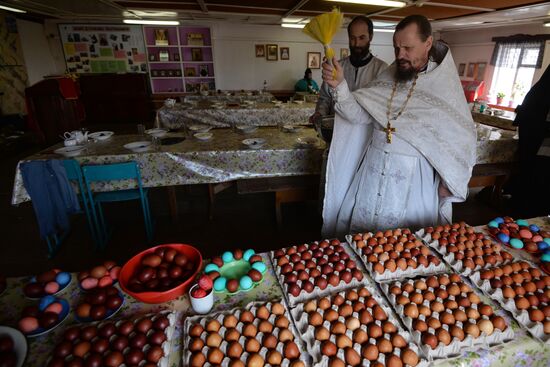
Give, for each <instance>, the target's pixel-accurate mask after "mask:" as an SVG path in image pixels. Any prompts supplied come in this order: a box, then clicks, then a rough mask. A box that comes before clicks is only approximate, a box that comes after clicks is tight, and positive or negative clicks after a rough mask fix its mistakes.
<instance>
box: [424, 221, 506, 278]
mask: <svg viewBox="0 0 550 367" xmlns="http://www.w3.org/2000/svg"><path fill="white" fill-rule="evenodd" d="M416 235H417V236H418V237H420V238H422V239H423V240H424V241H425V242H426V243H427V244H428V245H429V246H430V247H432V248H433V249H435V250H436V251H437V252H439V253H440V254H441V256H443V259H444V260H445V261H446V262H447V263H448V264H449V265H450V266H451V267H452V268H453V269H454V270H455V271H457V272H459V273H462V274H463V275H466V276H467V275H470V274H471V273H473V272H474V271H477V270H480V269H486V268H489V267H492V266H495V265H500V264H506V263H509V262H511V261H512V260H513V256H512V255H511V254H510V253H509V252H507V251H504V250H502V248H501V245H500V244H498V243H494V242H493V241H491V240H490V239H488V238H485V235H484V234H483V233H479V232H475V231H474V228H473V227H469V226H468V225H466V224H465V223H464V222H460V223H453V224H452V225H451V224H446V225H444V226H437V227H427V228H424V229H421V230H419V231H418V232H417V233H416Z"/></svg>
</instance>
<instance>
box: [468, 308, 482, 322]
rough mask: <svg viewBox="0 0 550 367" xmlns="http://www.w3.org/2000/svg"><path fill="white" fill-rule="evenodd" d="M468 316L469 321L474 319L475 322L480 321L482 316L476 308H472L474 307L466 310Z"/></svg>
mask: <svg viewBox="0 0 550 367" xmlns="http://www.w3.org/2000/svg"><path fill="white" fill-rule="evenodd" d="M466 315H467V316H468V318H469V319H474V320H477V319H479V317H480V316H481V315H480V314H479V312H478V311H477V310H476V309H475V308H472V307H468V308H467V309H466Z"/></svg>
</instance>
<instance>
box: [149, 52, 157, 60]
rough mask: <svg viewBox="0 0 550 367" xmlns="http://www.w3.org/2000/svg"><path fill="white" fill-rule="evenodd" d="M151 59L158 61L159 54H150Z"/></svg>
mask: <svg viewBox="0 0 550 367" xmlns="http://www.w3.org/2000/svg"><path fill="white" fill-rule="evenodd" d="M149 61H157V55H156V54H154V53H150V54H149Z"/></svg>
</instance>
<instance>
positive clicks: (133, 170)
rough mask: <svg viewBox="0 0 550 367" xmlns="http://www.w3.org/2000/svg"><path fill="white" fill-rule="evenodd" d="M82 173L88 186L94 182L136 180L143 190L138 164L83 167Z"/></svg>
mask: <svg viewBox="0 0 550 367" xmlns="http://www.w3.org/2000/svg"><path fill="white" fill-rule="evenodd" d="M82 173H83V174H84V180H85V181H86V184H88V183H89V182H93V181H117V180H130V179H135V180H136V181H137V184H138V188H139V189H140V190H141V189H142V184H141V175H140V172H139V167H138V165H137V163H136V162H124V163H110V164H98V165H90V166H83V167H82Z"/></svg>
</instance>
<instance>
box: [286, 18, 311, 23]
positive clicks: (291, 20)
mask: <svg viewBox="0 0 550 367" xmlns="http://www.w3.org/2000/svg"><path fill="white" fill-rule="evenodd" d="M281 21H282V22H283V23H302V22H307V21H309V19H308V18H304V17H286V18H283V19H281Z"/></svg>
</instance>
